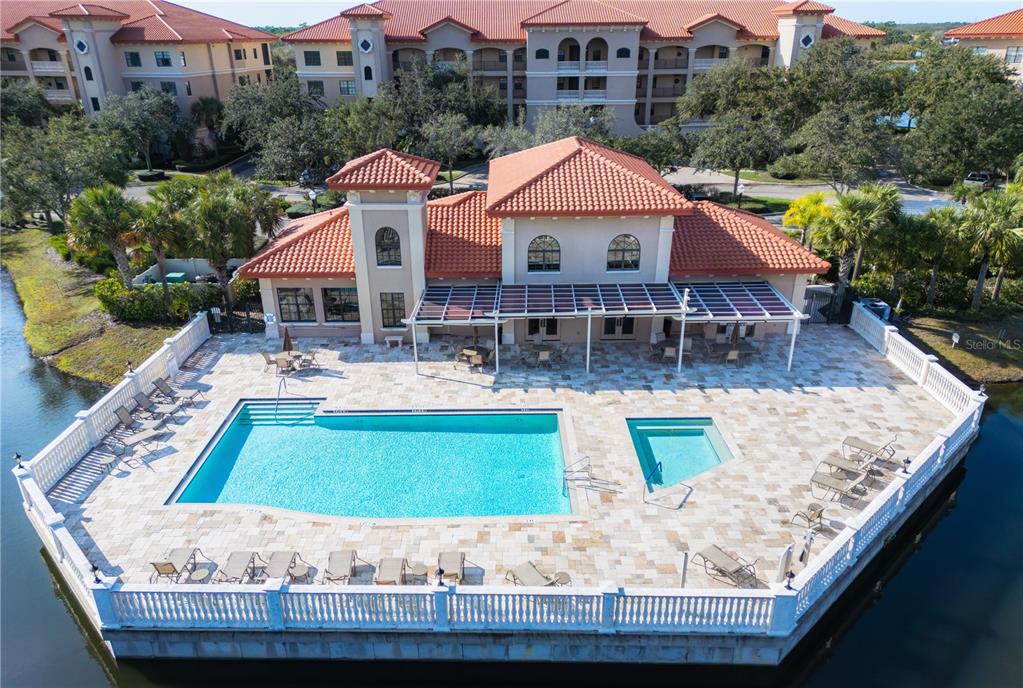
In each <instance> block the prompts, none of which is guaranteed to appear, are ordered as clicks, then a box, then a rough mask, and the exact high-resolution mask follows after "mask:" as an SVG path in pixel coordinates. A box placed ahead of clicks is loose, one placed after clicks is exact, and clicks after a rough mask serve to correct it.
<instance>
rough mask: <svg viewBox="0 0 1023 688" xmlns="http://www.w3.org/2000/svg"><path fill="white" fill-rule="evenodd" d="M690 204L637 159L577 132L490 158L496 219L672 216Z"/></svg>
mask: <svg viewBox="0 0 1023 688" xmlns="http://www.w3.org/2000/svg"><path fill="white" fill-rule="evenodd" d="M691 206H692V204H691V203H690V202H689V201H687V200H686V199H685V197H684V196H682V194H680V193H679V192H678V191H676V190H675V189H674V188H673V187H672V186H671V184H669V183H668V182H666V181H664V179H663V178H662V177H661V175H659V174H657V172H656V171H655V170H654V169H653V168H652V167H650V165H649V164H647V162H646V161H645V160H643V159H642V158H638V157H636V156H634V155H629V154H628V153H623V152H621V151H619V150H615V149H614V148H608V147H607V146H602V145H600V144H599V143H594V142H593V141H587V140H586V139H583V138H579V137H578V136H573V137H569V138H567V139H561V140H560V141H554V142H553V143H548V144H544V145H542V146H537V147H535V148H530V149H528V150H524V151H521V152H519V153H513V154H511V155H506V156H504V157H502V158H497V159H496V160H492V161H491V162H490V186H489V188H488V190H487V210H488V211H489V212H490V213H492V214H493V215H496V216H498V217H530V216H537V217H576V216H584V215H585V216H596V215H619V216H620V215H673V214H676V213H681V212H688V210H689V209H690V208H691Z"/></svg>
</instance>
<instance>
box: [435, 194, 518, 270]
mask: <svg viewBox="0 0 1023 688" xmlns="http://www.w3.org/2000/svg"><path fill="white" fill-rule="evenodd" d="M426 216H427V226H428V227H429V230H428V231H427V233H426V276H427V277H433V278H436V277H474V278H477V279H483V278H500V277H501V219H500V218H498V217H494V216H492V215H488V214H487V192H486V191H468V192H466V193H460V194H456V195H454V196H448V197H447V198H441V199H438V200H435V201H430V202H429V203H428V204H427V206H426Z"/></svg>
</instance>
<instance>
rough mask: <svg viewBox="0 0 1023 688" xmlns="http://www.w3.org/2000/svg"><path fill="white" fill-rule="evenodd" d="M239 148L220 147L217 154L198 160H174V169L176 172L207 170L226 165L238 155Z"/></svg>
mask: <svg viewBox="0 0 1023 688" xmlns="http://www.w3.org/2000/svg"><path fill="white" fill-rule="evenodd" d="M240 153H241V150H240V149H239V148H237V147H222V148H221V149H220V153H219V154H218V155H214V156H212V157H207V158H201V159H198V160H191V161H189V160H175V161H174V169H176V170H177V171H178V172H209V171H210V170H212V169H215V168H217V167H220V166H222V165H226V164H227V163H229V162H231V161H232V160H234V159H235V158H237V157H238V156H239V154H240Z"/></svg>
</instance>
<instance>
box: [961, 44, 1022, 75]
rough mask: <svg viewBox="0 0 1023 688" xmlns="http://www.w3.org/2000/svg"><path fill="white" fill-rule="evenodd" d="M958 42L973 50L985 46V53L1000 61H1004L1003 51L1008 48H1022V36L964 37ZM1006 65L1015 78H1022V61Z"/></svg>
mask: <svg viewBox="0 0 1023 688" xmlns="http://www.w3.org/2000/svg"><path fill="white" fill-rule="evenodd" d="M959 44H960V45H961V46H963V47H964V48H969V49H970V50H973V49H974V48H986V49H987V53H986V54H987V55H990V56H992V57H994V58H996V59H998V60H1000V61H1002V62H1005V52H1006V50H1007V49H1008V48H1012V47H1020V48H1023V38H1005V39H1000V40H999V39H995V38H985V39H976V40H973V39H968V38H964V39H962V40H960V41H959ZM1006 66H1007V67H1009V68H1010V69H1012V70H1013V72H1014V73H1015V78H1016V80H1023V63H1019V62H1017V63H1015V64H1006Z"/></svg>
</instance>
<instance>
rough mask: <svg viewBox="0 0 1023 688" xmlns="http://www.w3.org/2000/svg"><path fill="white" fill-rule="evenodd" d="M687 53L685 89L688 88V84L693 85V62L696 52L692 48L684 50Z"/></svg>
mask: <svg viewBox="0 0 1023 688" xmlns="http://www.w3.org/2000/svg"><path fill="white" fill-rule="evenodd" d="M686 50H688V51H689V57H688V58H687V61H686V88H689V84H691V83H693V60H695V59H696V51H695V50H693V49H692V48H686Z"/></svg>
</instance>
